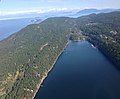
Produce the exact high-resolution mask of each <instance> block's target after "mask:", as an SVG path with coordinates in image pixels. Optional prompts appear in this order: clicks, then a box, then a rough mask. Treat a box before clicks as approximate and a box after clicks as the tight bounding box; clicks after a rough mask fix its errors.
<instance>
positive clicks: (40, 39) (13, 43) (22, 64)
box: [0, 12, 120, 99]
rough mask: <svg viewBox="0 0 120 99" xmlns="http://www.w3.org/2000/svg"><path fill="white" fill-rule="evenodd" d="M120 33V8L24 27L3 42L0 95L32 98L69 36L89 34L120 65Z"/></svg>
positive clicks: (91, 39) (86, 36) (72, 38)
mask: <svg viewBox="0 0 120 99" xmlns="http://www.w3.org/2000/svg"><path fill="white" fill-rule="evenodd" d="M77 36H78V38H77ZM119 37H120V12H112V13H107V14H97V15H96V14H91V15H88V16H83V17H79V18H76V19H74V18H68V17H60V18H48V19H46V20H45V21H43V22H41V23H39V24H33V25H29V26H27V27H25V28H23V29H22V30H20V31H19V32H18V33H15V34H14V35H11V36H10V37H9V38H7V39H5V40H3V41H1V42H0V98H2V99H4V98H6V99H23V98H24V97H27V98H28V99H31V97H32V96H33V94H34V93H35V92H36V89H37V84H39V83H40V81H41V80H42V78H43V77H44V76H46V74H47V73H48V71H49V69H50V68H51V67H52V65H53V63H54V61H55V60H56V59H57V57H58V55H59V54H60V53H61V51H62V50H63V49H64V47H65V46H66V44H67V42H68V39H69V38H70V39H71V40H80V39H83V38H86V39H87V40H88V41H90V42H91V43H93V44H94V45H95V46H97V47H98V48H99V49H100V50H101V51H102V52H103V53H104V54H105V55H106V56H107V57H109V59H110V60H112V62H114V63H115V64H116V66H117V67H118V68H119V67H120V38H119Z"/></svg>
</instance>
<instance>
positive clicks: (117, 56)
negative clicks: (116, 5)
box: [77, 12, 120, 69]
mask: <svg viewBox="0 0 120 99" xmlns="http://www.w3.org/2000/svg"><path fill="white" fill-rule="evenodd" d="M77 24H78V27H79V29H81V30H82V31H83V34H84V35H86V36H88V37H89V38H88V40H89V41H90V42H91V43H93V44H94V45H95V46H97V47H98V48H99V49H100V51H102V52H103V53H104V54H105V55H106V56H107V57H108V58H109V59H110V60H111V61H112V62H113V63H114V64H116V65H117V68H119V69H120V12H111V13H107V14H104V13H101V14H97V15H96V14H91V15H89V16H85V17H80V18H78V19H77Z"/></svg>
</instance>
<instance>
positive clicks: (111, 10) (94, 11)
mask: <svg viewBox="0 0 120 99" xmlns="http://www.w3.org/2000/svg"><path fill="white" fill-rule="evenodd" d="M113 11H120V9H101V10H98V9H84V10H80V11H78V12H77V13H76V14H75V15H73V16H75V17H80V16H83V15H89V14H93V13H94V14H99V13H109V12H113Z"/></svg>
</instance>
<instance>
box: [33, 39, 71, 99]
mask: <svg viewBox="0 0 120 99" xmlns="http://www.w3.org/2000/svg"><path fill="white" fill-rule="evenodd" d="M69 43H70V41H68V42H67V43H66V45H65V47H64V48H63V49H62V50H61V52H60V54H58V56H57V58H56V59H55V61H54V62H53V65H52V66H51V68H50V69H49V70H48V71H47V72H46V73H45V75H44V76H43V77H42V79H41V80H40V82H39V83H38V84H37V88H36V90H35V92H34V94H33V96H32V99H34V98H35V96H36V94H37V92H38V90H39V89H40V87H41V84H42V83H43V82H44V80H45V79H46V78H47V76H48V74H49V73H50V71H51V70H52V69H53V67H54V65H55V64H56V61H57V60H58V58H59V57H60V55H61V54H62V53H63V51H64V49H65V48H66V47H67V46H68V44H69Z"/></svg>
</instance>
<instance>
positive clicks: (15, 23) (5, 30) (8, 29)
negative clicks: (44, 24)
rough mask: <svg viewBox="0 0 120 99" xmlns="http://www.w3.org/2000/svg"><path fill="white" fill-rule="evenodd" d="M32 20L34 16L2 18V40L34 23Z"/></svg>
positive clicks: (0, 35) (0, 22)
mask: <svg viewBox="0 0 120 99" xmlns="http://www.w3.org/2000/svg"><path fill="white" fill-rule="evenodd" d="M32 20H33V18H21V19H8V20H0V41H1V40H3V39H5V38H7V37H8V36H10V35H11V34H13V33H15V32H17V31H19V30H20V29H22V28H24V27H25V26H27V25H29V24H32V23H33V22H32Z"/></svg>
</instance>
